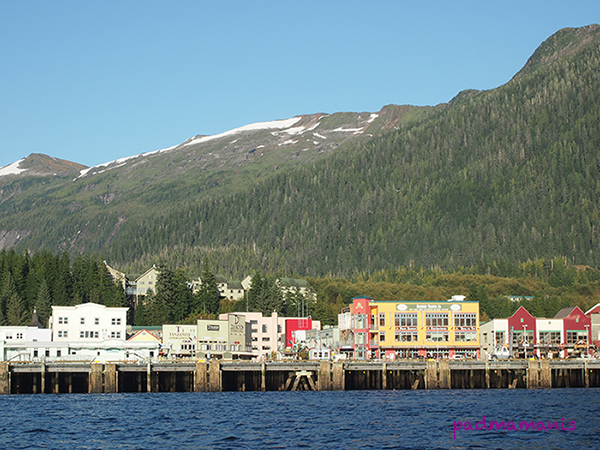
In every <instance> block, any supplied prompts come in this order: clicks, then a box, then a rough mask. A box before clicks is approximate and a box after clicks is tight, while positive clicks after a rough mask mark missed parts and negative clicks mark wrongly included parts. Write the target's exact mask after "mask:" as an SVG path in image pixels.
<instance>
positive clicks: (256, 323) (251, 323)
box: [250, 320, 258, 325]
mask: <svg viewBox="0 0 600 450" xmlns="http://www.w3.org/2000/svg"><path fill="white" fill-rule="evenodd" d="M250 325H258V320H251V321H250Z"/></svg>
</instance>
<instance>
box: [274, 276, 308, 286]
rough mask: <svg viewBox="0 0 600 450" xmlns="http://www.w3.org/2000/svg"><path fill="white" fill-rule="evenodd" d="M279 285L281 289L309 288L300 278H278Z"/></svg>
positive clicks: (306, 282)
mask: <svg viewBox="0 0 600 450" xmlns="http://www.w3.org/2000/svg"><path fill="white" fill-rule="evenodd" d="M279 284H280V286H282V287H298V288H307V287H309V284H308V281H306V280H304V279H301V278H279Z"/></svg>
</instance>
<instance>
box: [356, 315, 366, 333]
mask: <svg viewBox="0 0 600 450" xmlns="http://www.w3.org/2000/svg"><path fill="white" fill-rule="evenodd" d="M364 327H365V315H364V314H357V315H356V328H357V329H363V328H364Z"/></svg>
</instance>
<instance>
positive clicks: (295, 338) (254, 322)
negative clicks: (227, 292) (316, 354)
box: [219, 311, 321, 358]
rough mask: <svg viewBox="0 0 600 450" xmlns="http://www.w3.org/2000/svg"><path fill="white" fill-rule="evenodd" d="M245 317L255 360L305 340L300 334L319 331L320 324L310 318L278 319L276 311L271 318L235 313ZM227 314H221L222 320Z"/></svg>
mask: <svg viewBox="0 0 600 450" xmlns="http://www.w3.org/2000/svg"><path fill="white" fill-rule="evenodd" d="M233 314H238V315H243V316H245V319H246V322H247V323H248V324H249V329H250V334H249V342H250V345H251V351H252V354H253V355H254V357H256V358H269V357H270V356H271V354H272V353H273V352H277V351H283V350H285V349H286V347H290V348H291V347H292V346H293V345H294V343H299V342H301V341H304V340H305V335H303V334H302V333H303V332H305V331H306V330H311V329H320V328H321V322H320V321H318V320H312V319H311V318H310V317H299V318H298V317H280V316H279V314H277V312H276V311H273V313H271V316H263V314H262V313H260V312H236V313H233ZM226 316H227V314H221V315H220V316H219V319H221V320H224V319H225V317H226Z"/></svg>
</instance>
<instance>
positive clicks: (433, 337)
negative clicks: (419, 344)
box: [425, 331, 448, 342]
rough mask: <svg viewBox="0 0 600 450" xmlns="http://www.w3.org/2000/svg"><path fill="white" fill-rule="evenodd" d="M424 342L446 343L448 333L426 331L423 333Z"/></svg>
mask: <svg viewBox="0 0 600 450" xmlns="http://www.w3.org/2000/svg"><path fill="white" fill-rule="evenodd" d="M425 340H426V341H433V342H448V332H447V331H427V332H426V333H425Z"/></svg>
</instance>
